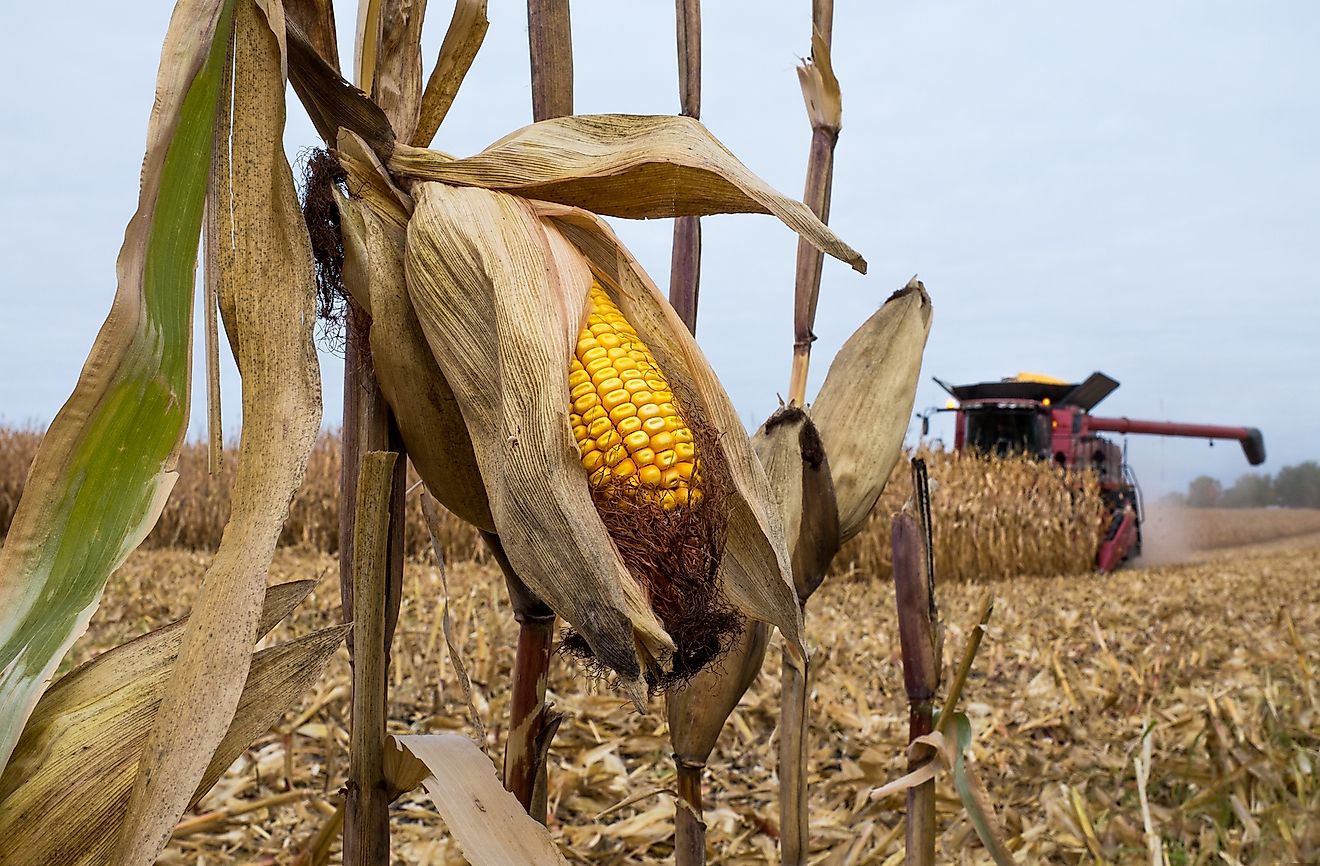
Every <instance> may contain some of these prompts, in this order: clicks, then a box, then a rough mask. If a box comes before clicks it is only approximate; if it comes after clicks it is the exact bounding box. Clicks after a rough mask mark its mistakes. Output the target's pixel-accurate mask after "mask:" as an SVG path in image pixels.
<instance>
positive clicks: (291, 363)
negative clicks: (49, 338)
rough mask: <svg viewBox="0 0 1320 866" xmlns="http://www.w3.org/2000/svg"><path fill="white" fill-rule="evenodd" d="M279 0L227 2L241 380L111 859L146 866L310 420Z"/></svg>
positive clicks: (218, 714) (225, 697)
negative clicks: (205, 537)
mask: <svg viewBox="0 0 1320 866" xmlns="http://www.w3.org/2000/svg"><path fill="white" fill-rule="evenodd" d="M284 34H285V24H284V18H283V7H282V6H281V4H280V2H279V0H265V2H263V3H261V4H258V3H257V2H255V0H238V3H237V15H236V28H235V39H234V48H233V86H232V88H231V89H229V91H228V94H231V95H232V102H233V104H232V106H230V105H229V104H228V102H226V103H225V105H224V106H223V109H224V110H222V111H221V114H220V116H221V123H220V125H219V127H218V130H219V135H218V136H217V140H218V142H219V145H220V146H218V147H216V149H215V166H214V172H213V188H212V197H211V203H212V204H211V208H210V211H209V213H210V215H211V218H212V219H211V223H210V224H209V225H208V230H209V231H210V235H209V237H208V242H214V246H213V248H214V249H215V251H216V252H215V255H216V260H217V262H218V266H219V268H218V269H219V274H218V276H219V294H220V309H221V313H222V315H223V316H224V321H225V330H226V331H227V333H228V334H229V336H230V341H231V344H232V346H233V348H234V355H235V360H236V361H237V364H238V368H239V373H240V374H241V376H242V380H243V435H242V439H241V441H240V446H239V453H238V469H237V476H236V479H235V485H234V493H233V506H232V511H231V515H230V521H229V524H228V526H227V527H226V529H225V534H224V537H223V539H222V540H221V543H220V547H219V549H218V550H217V551H216V556H215V559H214V560H213V561H212V563H211V567H210V568H209V569H208V570H207V573H206V576H205V578H204V580H203V584H202V589H201V592H200V594H199V596H198V601H197V604H196V605H195V607H194V608H193V611H192V615H191V616H190V617H189V620H188V626H187V630H186V633H185V636H184V640H183V645H182V648H181V650H180V652H179V660H178V662H177V663H176V664H175V666H174V669H173V672H172V674H171V677H170V681H169V684H168V685H167V686H166V687H165V690H164V694H163V696H162V700H161V710H160V712H159V714H158V715H157V718H156V724H155V726H154V728H153V729H152V732H151V735H150V736H149V738H148V740H147V744H146V746H145V747H144V749H143V755H142V761H141V764H140V766H139V769H138V775H137V779H136V781H135V783H134V786H133V794H132V798H131V799H130V801H129V809H128V815H127V818H126V819H125V822H124V830H123V834H122V836H121V839H120V847H119V849H118V854H117V857H116V862H118V863H122V864H140V866H148V864H151V863H153V862H155V859H156V857H157V855H158V854H159V852H160V850H161V849H162V848H163V847H164V845H165V843H166V841H167V840H168V839H169V835H170V832H171V830H172V828H173V827H174V824H175V822H176V821H177V820H178V819H179V816H180V815H181V814H182V813H183V811H184V809H185V808H186V807H187V804H188V801H189V798H190V797H191V795H192V794H193V792H194V791H195V790H196V788H197V786H198V784H199V781H200V780H201V778H202V777H203V774H204V772H205V770H206V767H207V765H208V763H209V762H210V760H211V757H212V754H213V753H214V752H215V750H216V748H217V747H218V746H219V745H220V743H221V741H222V739H223V737H224V735H225V731H226V730H227V729H228V728H229V727H230V723H231V721H232V718H233V714H234V712H235V710H236V708H237V706H238V704H239V700H240V697H241V694H242V689H243V683H244V680H245V677H246V675H247V671H248V668H249V665H250V664H251V660H252V645H253V643H254V640H255V636H256V627H257V621H258V615H259V613H260V611H261V606H262V599H263V597H264V595H265V589H266V572H267V571H268V570H269V568H270V561H271V557H272V556H273V554H274V550H275V545H276V543H277V542H278V540H279V535H280V531H281V529H282V527H283V525H284V521H285V519H286V517H287V516H288V512H289V504H290V501H291V500H292V498H293V494H294V493H295V491H296V490H297V488H298V485H299V483H300V482H301V480H302V476H303V473H304V471H305V469H306V464H307V459H308V457H309V456H310V454H311V450H312V446H313V444H314V442H315V437H316V432H317V429H318V428H319V426H320V420H321V401H320V375H319V371H318V367H317V361H316V352H315V348H314V346H313V343H312V328H313V325H314V323H315V318H316V317H315V289H314V280H313V275H312V261H311V249H310V242H309V240H308V238H307V232H306V227H305V224H304V222H303V219H302V214H301V212H300V210H299V207H298V202H297V197H296V195H295V193H294V187H293V177H292V173H291V172H290V170H289V165H288V162H287V161H286V159H285V156H284V151H283V145H282V137H283V129H284V90H285V80H284V72H283V70H284V56H285V44H284Z"/></svg>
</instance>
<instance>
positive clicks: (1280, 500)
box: [1167, 460, 1320, 508]
mask: <svg viewBox="0 0 1320 866" xmlns="http://www.w3.org/2000/svg"><path fill="white" fill-rule="evenodd" d="M1167 498H1168V499H1171V500H1173V501H1175V502H1177V503H1178V504H1181V505H1187V506H1189V507H1191V508H1267V507H1269V506H1271V505H1277V506H1281V507H1283V508H1320V463H1317V462H1315V461H1314V460H1308V461H1306V462H1305V463H1298V464H1296V465H1295V466H1285V467H1283V468H1282V469H1280V470H1279V471H1278V473H1277V474H1275V475H1270V474H1269V473H1259V472H1248V473H1246V474H1245V475H1241V476H1239V477H1238V479H1237V480H1236V481H1234V482H1233V485H1232V486H1231V487H1225V486H1224V485H1223V484H1221V483H1220V482H1219V480H1218V479H1216V478H1211V477H1210V476H1209V475H1202V476H1200V477H1199V478H1196V479H1194V480H1193V481H1192V483H1191V484H1189V485H1188V486H1187V492H1186V493H1185V494H1184V493H1173V494H1170V495H1169V496H1168V497H1167Z"/></svg>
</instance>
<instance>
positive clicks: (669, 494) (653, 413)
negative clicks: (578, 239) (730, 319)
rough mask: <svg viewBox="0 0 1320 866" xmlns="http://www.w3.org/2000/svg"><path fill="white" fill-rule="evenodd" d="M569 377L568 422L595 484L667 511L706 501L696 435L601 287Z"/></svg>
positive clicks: (594, 295) (597, 287) (650, 358)
mask: <svg viewBox="0 0 1320 866" xmlns="http://www.w3.org/2000/svg"><path fill="white" fill-rule="evenodd" d="M588 304H589V310H588V313H587V320H586V325H585V327H583V329H582V333H581V335H580V336H579V337H578V342H577V348H576V350H575V352H574V355H573V359H572V362H571V368H570V372H569V377H568V386H569V399H570V400H571V401H572V411H571V413H570V415H569V422H570V423H571V424H572V426H573V438H574V439H575V440H576V441H577V443H578V448H579V450H580V451H581V453H582V465H583V466H584V467H585V468H586V470H587V472H589V473H591V475H590V480H591V484H592V486H593V487H595V488H602V487H606V486H608V485H610V484H611V483H612V482H614V483H618V482H622V483H624V484H625V485H629V486H633V487H636V488H637V489H638V495H639V496H641V497H643V498H648V499H651V500H652V501H657V502H659V504H660V505H661V506H662V507H663V508H665V509H666V510H670V509H673V508H677V507H679V506H682V505H686V504H688V503H689V502H691V503H692V504H693V505H696V504H697V503H699V502H700V501H701V492H700V482H701V472H700V469H699V466H698V462H697V446H696V443H695V442H694V441H693V437H692V430H691V429H690V428H689V427H688V425H687V422H685V421H684V420H683V415H682V413H681V412H680V411H679V408H678V406H677V404H676V403H675V397H674V392H673V391H672V390H671V389H670V387H669V382H668V381H667V380H666V379H665V375H664V372H663V371H662V370H661V369H660V367H659V365H658V364H657V363H656V360H655V357H654V356H653V355H652V354H651V350H650V349H648V348H647V347H646V344H645V343H644V342H642V339H641V337H639V336H638V335H637V332H636V331H635V330H634V329H633V327H632V325H630V324H628V321H627V319H625V318H624V316H623V313H622V312H620V310H619V308H618V306H616V305H615V303H614V301H612V300H611V299H610V297H609V295H608V294H606V293H605V289H604V288H603V287H602V286H601V285H600V284H599V283H593V284H592V286H591V294H590V296H589V299H588Z"/></svg>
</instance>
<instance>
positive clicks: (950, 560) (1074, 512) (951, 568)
mask: <svg viewBox="0 0 1320 866" xmlns="http://www.w3.org/2000/svg"><path fill="white" fill-rule="evenodd" d="M916 456H919V457H923V458H924V459H925V460H926V464H927V468H928V471H929V473H930V479H931V483H932V487H933V488H934V489H933V491H932V493H931V512H932V516H933V519H934V529H935V569H936V573H937V574H938V575H939V577H940V579H941V580H950V581H976V580H1002V579H1006V578H1011V577H1020V576H1022V575H1065V574H1085V573H1087V572H1090V571H1093V570H1094V568H1095V553H1096V548H1097V546H1098V545H1099V542H1100V532H1101V529H1102V521H1103V507H1102V504H1101V501H1100V488H1099V485H1098V484H1097V483H1096V479H1095V476H1094V475H1092V474H1090V473H1076V472H1075V473H1064V472H1062V471H1060V470H1059V469H1058V468H1057V467H1055V466H1053V465H1052V464H1049V463H1042V462H1040V461H1038V460H1032V459H1030V458H1027V457H1010V458H998V457H987V456H983V455H979V454H975V453H971V452H947V451H928V450H925V449H922V451H921V452H920V453H918V454H917V455H916ZM911 495H912V481H911V478H910V476H909V473H908V472H907V463H906V461H900V462H899V464H898V469H897V470H896V471H895V472H894V475H893V477H891V478H890V480H889V485H888V486H887V487H886V488H885V492H884V495H883V496H882V497H881V500H880V502H879V503H877V505H876V507H875V510H874V511H872V513H871V520H870V525H869V526H867V528H866V529H865V530H864V531H863V532H862V533H861V534H860V535H858V536H857V538H856V539H854V540H853V541H852V542H851V543H850V544H849V545H848V546H846V547H844V549H843V550H842V551H840V553H839V556H838V558H837V559H836V560H835V562H834V569H835V571H836V572H841V573H848V574H856V575H860V576H863V577H866V578H868V579H869V578H872V577H875V578H880V579H883V580H889V579H890V576H891V575H892V566H891V563H890V545H889V529H888V528H889V521H890V518H891V516H892V515H893V514H894V513H895V512H897V511H898V510H899V509H900V508H901V507H902V505H903V503H904V502H905V501H907V499H908V498H909V497H911Z"/></svg>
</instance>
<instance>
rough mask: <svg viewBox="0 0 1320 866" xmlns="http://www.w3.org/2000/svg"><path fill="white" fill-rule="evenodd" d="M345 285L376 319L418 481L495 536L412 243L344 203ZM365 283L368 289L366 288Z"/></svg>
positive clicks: (385, 372)
mask: <svg viewBox="0 0 1320 866" xmlns="http://www.w3.org/2000/svg"><path fill="white" fill-rule="evenodd" d="M346 210H347V211H351V214H348V215H346V218H345V220H344V221H343V222H344V223H345V224H346V229H345V231H344V282H345V285H346V286H347V287H348V289H349V291H350V293H351V294H352V295H353V297H354V298H355V299H357V301H358V302H359V303H360V304H363V306H365V307H366V308H367V309H368V310H369V311H370V313H371V330H370V340H371V358H372V362H373V364H374V365H375V369H376V379H377V381H378V382H379V383H380V389H381V392H382V393H383V394H384V395H385V399H386V401H388V402H389V404H390V408H391V409H392V410H393V412H394V418H395V421H396V422H397V423H398V425H399V432H400V433H401V434H402V436H403V442H404V445H405V446H406V447H407V449H408V457H409V459H410V460H411V461H412V464H413V466H414V467H415V468H416V469H417V474H418V475H420V476H421V477H422V480H423V481H425V482H426V486H427V488H428V489H429V490H431V491H432V493H433V494H434V495H435V496H436V498H437V499H439V500H440V501H441V502H442V503H443V504H444V506H445V507H446V508H448V509H449V510H450V511H452V512H453V513H454V514H456V515H457V516H459V517H460V518H462V519H463V520H466V521H467V522H468V523H471V524H473V525H474V526H477V527H479V528H481V529H486V530H489V531H494V529H495V523H494V519H493V518H492V517H491V514H490V502H489V501H488V499H487V497H486V490H485V487H484V485H483V484H482V480H481V470H480V468H479V467H478V466H477V459H476V456H475V455H474V454H473V451H472V440H471V438H469V436H468V431H467V426H466V425H465V424H464V422H463V415H462V412H461V411H460V409H459V405H458V401H457V400H456V399H455V398H454V392H453V389H452V388H450V387H449V382H448V380H446V379H445V376H444V373H442V372H441V371H440V368H439V367H438V366H437V365H436V362H435V357H434V356H432V354H431V349H430V347H429V346H428V345H427V343H426V335H425V334H424V333H423V332H422V326H421V323H420V322H418V321H417V313H416V312H415V311H414V310H413V306H412V301H411V300H409V298H408V287H407V285H406V283H405V281H404V273H403V255H404V241H405V236H404V233H403V231H402V230H401V229H398V228H395V227H394V226H393V225H390V224H388V223H387V222H386V221H384V220H382V219H381V218H379V217H378V216H377V215H376V214H375V212H374V211H372V210H371V208H369V207H366V206H364V205H362V204H359V203H355V202H341V203H340V212H341V213H343V212H344V211H346ZM359 283H361V284H359Z"/></svg>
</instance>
